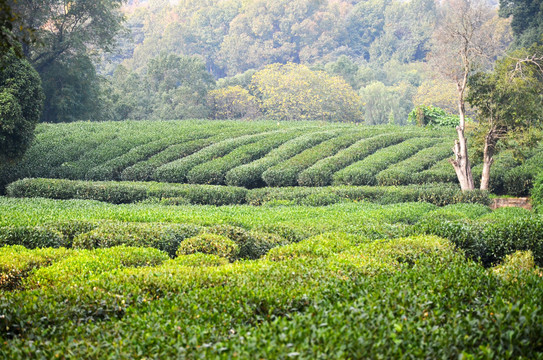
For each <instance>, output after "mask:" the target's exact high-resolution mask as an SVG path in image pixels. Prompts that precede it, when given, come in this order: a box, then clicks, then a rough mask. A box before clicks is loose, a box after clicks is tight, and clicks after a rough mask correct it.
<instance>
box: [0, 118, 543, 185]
mask: <svg viewBox="0 0 543 360" xmlns="http://www.w3.org/2000/svg"><path fill="white" fill-rule="evenodd" d="M454 137H455V133H454V130H451V129H426V128H418V127H398V126H362V125H357V124H326V125H324V124H321V125H319V124H315V122H279V123H277V122H270V121H255V122H239V121H196V120H195V121H145V122H135V121H126V122H104V123H83V122H78V123H69V124H56V125H53V124H41V125H40V126H39V127H38V129H37V139H36V141H35V143H34V145H33V146H32V147H31V149H30V150H29V151H28V152H27V154H26V156H25V158H24V159H23V161H22V162H21V163H18V164H17V165H11V166H10V165H3V167H2V168H0V188H3V187H5V186H6V185H7V184H9V183H11V182H13V181H14V180H17V179H22V178H58V179H71V180H101V181H104V180H109V181H120V180H122V181H159V182H168V183H188V184H207V185H230V186H237V187H245V188H258V187H266V186H272V187H285V186H306V187H319V186H329V185H335V186H341V185H356V186H366V185H374V186H375V185H379V186H383V185H386V186H390V185H410V184H428V183H447V184H448V183H452V184H454V183H456V177H455V174H454V171H453V169H452V167H451V166H450V164H449V162H448V158H449V157H451V147H452V144H453V139H454ZM527 157H528V160H527V161H525V162H523V163H521V161H520V160H518V159H517V157H515V156H513V154H512V153H510V152H507V151H505V152H503V153H501V154H500V155H498V156H497V157H496V159H495V163H494V167H493V171H492V179H491V184H490V186H491V190H492V192H494V193H500V194H509V195H528V192H529V189H530V188H531V186H532V182H533V178H534V176H535V175H536V174H537V173H538V171H539V170H540V169H541V167H542V163H543V148H536V149H534V150H532V151H531V152H530V153H528V154H527ZM477 161H478V160H477V159H475V158H474V160H473V162H474V165H477ZM480 172H481V166H476V167H475V169H474V173H475V178H476V179H478V178H480Z"/></svg>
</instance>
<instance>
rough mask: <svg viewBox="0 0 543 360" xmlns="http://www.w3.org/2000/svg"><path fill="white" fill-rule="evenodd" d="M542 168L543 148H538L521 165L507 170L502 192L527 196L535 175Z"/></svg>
mask: <svg viewBox="0 0 543 360" xmlns="http://www.w3.org/2000/svg"><path fill="white" fill-rule="evenodd" d="M542 170H543V150H541V149H539V150H538V151H536V153H535V154H534V155H533V156H532V157H530V158H529V159H527V160H526V161H525V162H524V163H523V164H522V165H519V166H517V167H516V168H513V169H511V170H510V171H508V172H507V173H506V174H505V176H504V179H503V182H504V193H505V194H508V195H513V196H527V195H529V194H530V190H531V189H532V187H533V182H534V180H535V178H536V176H537V175H538V174H539V173H540V172H541V171H542Z"/></svg>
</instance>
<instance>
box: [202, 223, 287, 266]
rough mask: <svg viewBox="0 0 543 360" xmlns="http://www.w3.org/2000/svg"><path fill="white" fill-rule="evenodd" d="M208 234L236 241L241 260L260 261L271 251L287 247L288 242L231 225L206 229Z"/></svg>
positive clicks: (277, 237) (274, 236)
mask: <svg viewBox="0 0 543 360" xmlns="http://www.w3.org/2000/svg"><path fill="white" fill-rule="evenodd" d="M206 232H209V233H212V234H217V235H222V236H225V237H227V238H228V239H230V240H232V241H234V242H235V243H236V244H237V245H238V246H239V253H238V254H237V255H236V258H239V259H258V258H260V257H262V256H263V255H265V254H266V253H267V252H268V251H269V250H270V249H272V248H274V247H277V246H281V245H285V244H286V243H287V242H286V241H285V240H284V239H282V238H281V237H280V236H278V235H275V234H269V233H265V232H261V231H247V230H245V229H243V228H239V227H236V226H231V225H216V226H212V227H210V228H208V229H206Z"/></svg>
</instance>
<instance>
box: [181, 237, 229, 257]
mask: <svg viewBox="0 0 543 360" xmlns="http://www.w3.org/2000/svg"><path fill="white" fill-rule="evenodd" d="M239 250H240V249H239V246H238V245H237V244H236V243H235V242H234V241H233V240H230V239H229V238H227V237H225V236H222V235H217V234H209V233H203V234H201V235H198V236H195V237H191V238H189V239H187V240H185V241H183V242H182V243H181V246H179V249H178V250H177V255H178V256H182V255H189V254H195V253H203V254H211V255H217V256H220V257H223V258H226V259H228V260H230V261H234V260H235V259H236V258H237V256H238V254H239Z"/></svg>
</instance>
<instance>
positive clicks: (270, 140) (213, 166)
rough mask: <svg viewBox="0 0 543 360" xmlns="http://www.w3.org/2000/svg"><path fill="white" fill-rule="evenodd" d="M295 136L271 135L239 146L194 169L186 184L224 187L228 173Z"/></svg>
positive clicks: (290, 133)
mask: <svg viewBox="0 0 543 360" xmlns="http://www.w3.org/2000/svg"><path fill="white" fill-rule="evenodd" d="M297 134H298V133H296V132H292V131H290V132H278V133H272V134H269V135H268V136H267V137H265V138H264V139H262V140H259V141H257V142H255V143H252V144H248V145H244V146H240V147H238V148H236V149H235V150H233V151H232V152H230V153H229V154H227V155H225V156H222V157H219V158H217V159H213V160H211V161H208V162H205V163H203V164H200V165H198V166H196V167H194V168H193V169H192V170H190V171H189V173H188V174H187V182H189V183H192V184H214V185H224V184H225V176H226V173H227V172H228V171H230V170H232V169H233V168H235V167H237V166H240V165H243V164H247V163H249V162H251V161H253V160H256V159H258V158H261V157H262V156H264V155H265V154H267V153H269V152H270V151H271V150H273V149H274V148H276V147H278V146H280V145H281V144H283V143H284V142H286V141H288V140H290V139H292V138H293V137H294V136H296V135H297Z"/></svg>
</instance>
